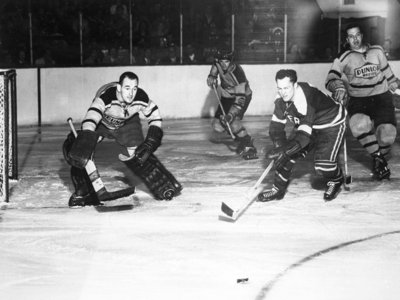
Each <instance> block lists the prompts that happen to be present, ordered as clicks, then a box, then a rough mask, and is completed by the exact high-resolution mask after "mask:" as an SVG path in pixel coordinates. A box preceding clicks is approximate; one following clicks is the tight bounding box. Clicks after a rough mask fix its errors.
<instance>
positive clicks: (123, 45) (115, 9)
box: [0, 0, 392, 67]
mask: <svg viewBox="0 0 400 300" xmlns="http://www.w3.org/2000/svg"><path fill="white" fill-rule="evenodd" d="M262 3H264V4H262ZM283 3H284V1H283V2H282V1H278V0H270V1H257V0H204V1H191V0H169V1H161V0H18V1H15V0H3V1H1V3H0V13H1V15H2V18H1V19H0V67H29V66H46V67H51V66H77V65H87V66H90V65H129V64H130V65H147V64H149V65H155V64H162V65H167V64H209V63H210V62H212V60H213V56H214V53H215V51H216V50H217V49H218V48H221V47H223V48H229V47H232V39H233V37H232V23H233V20H232V17H231V16H232V13H234V14H235V16H236V19H235V24H234V28H235V29H234V30H235V31H236V32H235V52H236V53H237V58H238V59H242V60H243V62H246V59H247V61H248V62H251V61H249V59H250V58H251V57H256V56H257V55H263V57H262V58H261V60H262V61H264V62H279V61H282V59H283V49H284V45H283V26H284V25H283V14H284V9H285V7H284V4H283ZM181 16H182V18H181ZM181 21H182V24H183V28H182V32H181V28H180V25H181ZM181 41H183V46H182V51H181V48H180V42H181ZM389 42H390V41H387V47H389V46H390V44H389ZM336 52H337V49H335V48H334V47H323V48H320V49H316V48H315V47H313V46H309V47H304V46H300V45H299V44H298V43H289V45H288V47H287V60H286V61H287V62H310V61H328V60H329V61H330V60H332V57H333V56H334V55H336ZM246 55H247V56H246ZM388 55H389V54H388ZM390 55H392V54H390Z"/></svg>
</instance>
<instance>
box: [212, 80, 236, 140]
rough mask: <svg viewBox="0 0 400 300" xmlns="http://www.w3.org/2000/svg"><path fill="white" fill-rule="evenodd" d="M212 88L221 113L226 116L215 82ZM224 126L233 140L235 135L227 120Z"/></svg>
mask: <svg viewBox="0 0 400 300" xmlns="http://www.w3.org/2000/svg"><path fill="white" fill-rule="evenodd" d="M213 90H214V92H215V96H216V97H217V99H218V103H219V107H220V108H221V111H222V114H223V116H224V117H225V116H226V113H225V110H224V107H223V106H222V102H221V99H220V97H219V95H218V91H217V87H216V86H215V84H214V85H213ZM226 127H227V128H228V131H229V135H230V136H231V137H232V139H233V140H235V139H236V137H235V135H234V134H233V132H232V128H231V125H230V124H229V123H228V122H227V123H226Z"/></svg>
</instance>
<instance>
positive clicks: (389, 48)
mask: <svg viewBox="0 0 400 300" xmlns="http://www.w3.org/2000/svg"><path fill="white" fill-rule="evenodd" d="M383 50H384V51H385V55H386V58H387V59H394V57H393V55H392V54H393V53H392V40H391V39H390V38H387V39H385V41H384V42H383Z"/></svg>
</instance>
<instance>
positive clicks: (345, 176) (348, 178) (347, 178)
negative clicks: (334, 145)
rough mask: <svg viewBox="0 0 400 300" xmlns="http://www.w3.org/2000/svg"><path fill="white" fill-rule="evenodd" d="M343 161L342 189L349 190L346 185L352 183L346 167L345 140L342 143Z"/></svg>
mask: <svg viewBox="0 0 400 300" xmlns="http://www.w3.org/2000/svg"><path fill="white" fill-rule="evenodd" d="M343 161H344V187H345V189H348V190H349V189H350V188H349V187H348V186H347V185H348V184H350V183H352V182H353V179H352V178H351V175H349V170H348V166H347V143H346V138H344V141H343Z"/></svg>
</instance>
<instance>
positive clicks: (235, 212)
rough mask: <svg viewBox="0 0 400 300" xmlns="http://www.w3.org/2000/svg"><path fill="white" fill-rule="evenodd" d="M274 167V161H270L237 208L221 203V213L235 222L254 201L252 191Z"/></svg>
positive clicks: (254, 197)
mask: <svg viewBox="0 0 400 300" xmlns="http://www.w3.org/2000/svg"><path fill="white" fill-rule="evenodd" d="M273 165H274V161H273V160H271V162H270V163H269V165H268V167H267V168H266V169H265V170H264V172H263V173H262V174H261V176H260V178H259V179H258V180H257V182H256V183H255V185H254V186H252V187H251V188H250V189H249V190H248V191H247V193H246V197H245V200H246V202H245V203H244V204H243V205H242V206H241V207H240V208H239V209H233V208H231V207H230V206H228V205H227V204H226V203H225V202H222V203H221V210H222V212H223V213H224V214H225V215H227V216H228V217H229V218H230V219H232V220H234V221H236V220H237V219H238V218H239V217H240V216H241V215H242V214H243V213H244V212H245V211H246V210H247V208H248V207H249V206H250V205H251V204H252V203H253V202H254V201H255V200H256V198H257V197H256V196H254V191H257V190H258V188H259V186H260V185H261V183H262V181H263V180H264V178H265V177H266V176H267V175H268V173H269V171H271V169H272V167H273Z"/></svg>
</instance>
